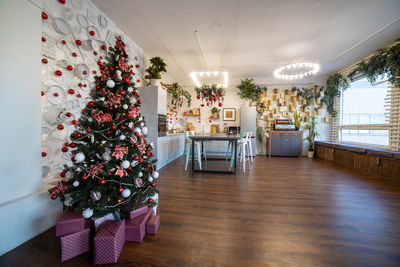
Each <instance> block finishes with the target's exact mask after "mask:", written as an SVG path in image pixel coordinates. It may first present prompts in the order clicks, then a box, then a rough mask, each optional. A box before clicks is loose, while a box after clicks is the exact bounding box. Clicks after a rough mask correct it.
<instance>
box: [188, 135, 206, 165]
mask: <svg viewBox="0 0 400 267" xmlns="http://www.w3.org/2000/svg"><path fill="white" fill-rule="evenodd" d="M191 135H192V136H193V135H194V133H193V134H191ZM191 135H190V133H189V136H191ZM187 139H188V140H187V142H185V143H186V144H185V151H186V164H185V171H187V167H188V164H189V161H191V160H192V153H195V152H194V151H192V142H194V141H193V140H191V139H190V137H188V138H187ZM194 146H195V151H196V154H195V155H197V162H198V163H199V168H200V170H201V169H202V166H201V143H200V142H195V143H194Z"/></svg>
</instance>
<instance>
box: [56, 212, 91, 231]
mask: <svg viewBox="0 0 400 267" xmlns="http://www.w3.org/2000/svg"><path fill="white" fill-rule="evenodd" d="M85 226H86V220H85V218H83V217H82V213H81V212H75V211H73V210H72V209H66V210H65V211H64V213H63V214H61V216H60V219H59V220H58V221H57V223H56V236H62V235H67V234H72V233H76V232H81V231H83V230H85V228H86V227H85Z"/></svg>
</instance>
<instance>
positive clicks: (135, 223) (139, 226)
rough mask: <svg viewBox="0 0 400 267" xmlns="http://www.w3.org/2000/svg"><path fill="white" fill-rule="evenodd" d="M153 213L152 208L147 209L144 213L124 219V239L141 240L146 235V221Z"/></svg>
mask: <svg viewBox="0 0 400 267" xmlns="http://www.w3.org/2000/svg"><path fill="white" fill-rule="evenodd" d="M152 215H153V209H148V210H147V212H146V214H143V215H141V216H139V217H136V218H135V219H133V220H128V221H126V225H125V228H126V233H125V235H126V241H133V242H142V241H143V238H144V236H145V235H146V223H147V221H148V220H149V218H150V217H151V216H152Z"/></svg>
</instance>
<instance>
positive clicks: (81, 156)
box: [75, 152, 85, 163]
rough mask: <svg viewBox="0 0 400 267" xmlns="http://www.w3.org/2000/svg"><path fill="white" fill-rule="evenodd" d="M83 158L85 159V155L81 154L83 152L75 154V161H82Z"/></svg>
mask: <svg viewBox="0 0 400 267" xmlns="http://www.w3.org/2000/svg"><path fill="white" fill-rule="evenodd" d="M84 160H85V155H83V153H80V152H79V153H78V154H76V155H75V161H76V162H77V163H79V162H82V161H84Z"/></svg>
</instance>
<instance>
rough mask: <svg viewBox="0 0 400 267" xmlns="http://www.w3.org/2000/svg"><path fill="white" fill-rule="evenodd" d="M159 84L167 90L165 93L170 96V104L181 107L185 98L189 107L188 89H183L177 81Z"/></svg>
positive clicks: (190, 100) (190, 97)
mask: <svg viewBox="0 0 400 267" xmlns="http://www.w3.org/2000/svg"><path fill="white" fill-rule="evenodd" d="M161 86H162V87H164V88H165V89H166V90H167V93H168V94H169V95H171V96H172V101H171V105H173V106H174V107H175V108H176V107H178V106H179V107H182V104H183V98H186V103H187V105H188V107H190V104H191V102H192V96H191V95H190V93H189V92H188V91H186V90H185V89H183V87H182V86H181V85H180V84H179V83H173V84H165V83H161Z"/></svg>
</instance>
